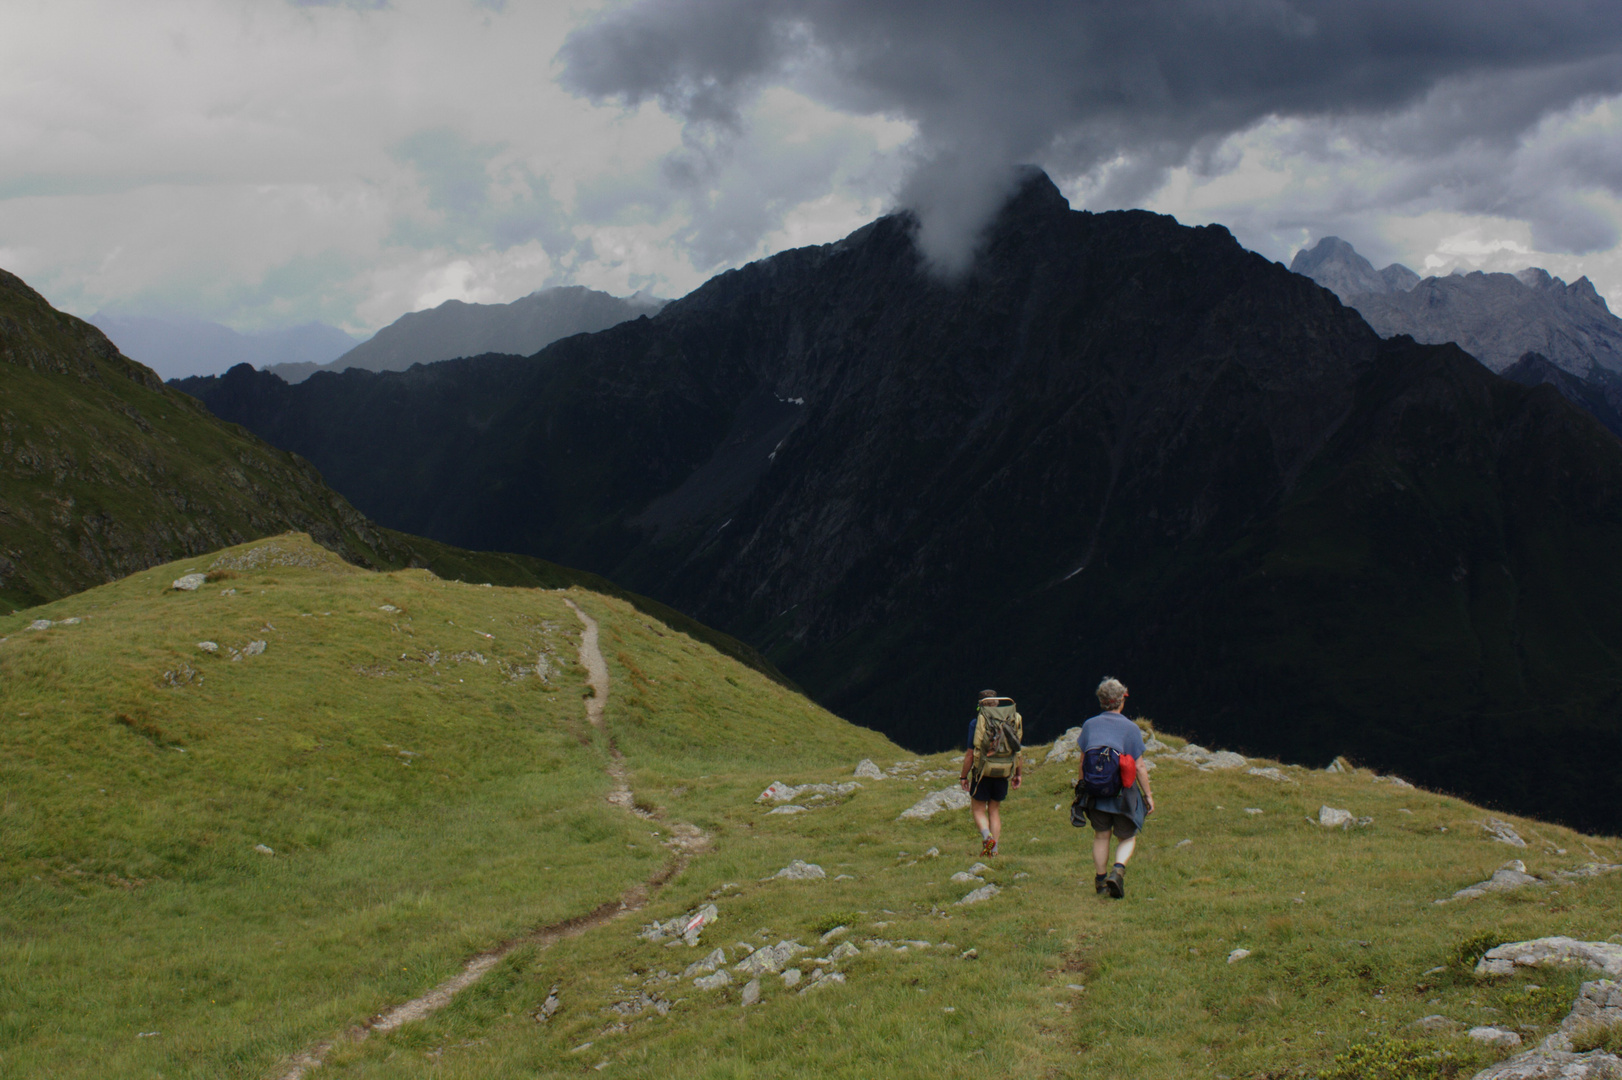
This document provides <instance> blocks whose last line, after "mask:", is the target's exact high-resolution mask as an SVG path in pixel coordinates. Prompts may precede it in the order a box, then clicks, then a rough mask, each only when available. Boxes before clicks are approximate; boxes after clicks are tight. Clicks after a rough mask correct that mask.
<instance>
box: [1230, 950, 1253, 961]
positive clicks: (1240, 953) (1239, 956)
mask: <svg viewBox="0 0 1622 1080" xmlns="http://www.w3.org/2000/svg"><path fill="white" fill-rule="evenodd" d="M1249 955H1250V950H1249V949H1235V950H1233V952H1231V953H1229V954H1228V963H1230V964H1237V963H1238V962H1239V961H1241V960H1243V959H1244V958H1245V957H1247V956H1249Z"/></svg>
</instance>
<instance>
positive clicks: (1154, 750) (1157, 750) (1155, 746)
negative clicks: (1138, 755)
mask: <svg viewBox="0 0 1622 1080" xmlns="http://www.w3.org/2000/svg"><path fill="white" fill-rule="evenodd" d="M1076 733H1077V734H1078V735H1079V734H1080V733H1081V729H1080V728H1077V729H1076ZM1170 749H1171V747H1169V746H1167V745H1166V744H1165V743H1163V742H1161V741H1160V740H1159V739H1157V738H1155V737H1154V736H1153V735H1150V736H1147V737H1146V738H1145V739H1144V740H1143V752H1144V753H1145V754H1162V753H1165V752H1166V751H1168V750H1170Z"/></svg>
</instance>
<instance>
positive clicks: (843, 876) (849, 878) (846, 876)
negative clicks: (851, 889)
mask: <svg viewBox="0 0 1622 1080" xmlns="http://www.w3.org/2000/svg"><path fill="white" fill-rule="evenodd" d="M834 880H835V881H855V880H856V875H855V874H840V875H839V876H838V877H836V878H834Z"/></svg>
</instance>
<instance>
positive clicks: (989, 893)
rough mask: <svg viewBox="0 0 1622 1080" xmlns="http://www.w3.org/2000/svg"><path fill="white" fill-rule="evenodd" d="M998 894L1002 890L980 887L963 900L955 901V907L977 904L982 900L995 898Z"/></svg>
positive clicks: (992, 887)
mask: <svg viewBox="0 0 1622 1080" xmlns="http://www.w3.org/2000/svg"><path fill="white" fill-rule="evenodd" d="M1000 892H1002V890H1001V889H999V888H997V886H995V885H982V886H980V887H979V888H978V889H976V890H974V891H973V892H971V893H969V894H968V895H967V896H965V897H964V898H963V899H961V900H959V901H957V906H960V907H961V906H962V905H964V904H978V903H979V902H980V901H982V900H990V899H991V898H992V897H993V896H996V895H997V894H998V893H1000Z"/></svg>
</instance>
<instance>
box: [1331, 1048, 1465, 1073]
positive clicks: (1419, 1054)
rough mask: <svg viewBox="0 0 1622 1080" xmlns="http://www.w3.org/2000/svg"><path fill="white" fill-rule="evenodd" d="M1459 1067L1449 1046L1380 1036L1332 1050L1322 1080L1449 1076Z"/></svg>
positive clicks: (1456, 1055) (1458, 1062)
mask: <svg viewBox="0 0 1622 1080" xmlns="http://www.w3.org/2000/svg"><path fill="white" fill-rule="evenodd" d="M1460 1070H1461V1063H1460V1061H1459V1056H1458V1054H1456V1053H1455V1052H1453V1051H1451V1050H1444V1049H1437V1048H1436V1047H1434V1046H1431V1045H1429V1044H1426V1043H1417V1042H1407V1041H1401V1040H1397V1039H1388V1038H1381V1039H1373V1040H1371V1041H1369V1042H1359V1043H1353V1044H1352V1045H1351V1046H1350V1047H1348V1048H1347V1049H1346V1050H1345V1052H1344V1053H1340V1054H1336V1055H1335V1061H1334V1064H1333V1065H1331V1066H1330V1067H1329V1068H1328V1069H1326V1070H1324V1072H1323V1076H1322V1080H1442V1078H1447V1080H1451V1078H1452V1077H1455V1076H1458V1075H1459V1074H1460ZM1472 1071H1473V1070H1472Z"/></svg>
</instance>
